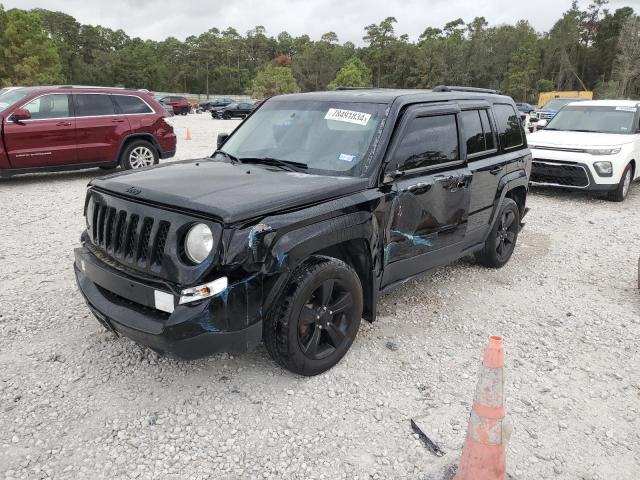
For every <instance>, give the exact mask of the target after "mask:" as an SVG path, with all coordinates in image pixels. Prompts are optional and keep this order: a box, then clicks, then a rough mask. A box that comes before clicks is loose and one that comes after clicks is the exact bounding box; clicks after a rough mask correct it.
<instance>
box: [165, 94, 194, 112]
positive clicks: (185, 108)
mask: <svg viewBox="0 0 640 480" xmlns="http://www.w3.org/2000/svg"><path fill="white" fill-rule="evenodd" d="M160 103H164V104H165V105H169V106H171V108H172V109H173V113H175V114H176V115H186V114H188V113H189V112H190V111H191V102H189V100H187V99H186V98H185V97H176V96H166V97H162V98H161V99H160Z"/></svg>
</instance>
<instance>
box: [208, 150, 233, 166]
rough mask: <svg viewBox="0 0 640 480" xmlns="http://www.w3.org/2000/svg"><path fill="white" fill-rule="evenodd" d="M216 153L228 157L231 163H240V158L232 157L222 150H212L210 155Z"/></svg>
mask: <svg viewBox="0 0 640 480" xmlns="http://www.w3.org/2000/svg"><path fill="white" fill-rule="evenodd" d="M216 155H222V156H223V157H226V158H228V159H229V160H230V161H231V163H240V160H238V157H234V156H233V155H231V154H230V153H227V152H225V151H224V150H216V151H215V152H213V155H211V157H215V156H216Z"/></svg>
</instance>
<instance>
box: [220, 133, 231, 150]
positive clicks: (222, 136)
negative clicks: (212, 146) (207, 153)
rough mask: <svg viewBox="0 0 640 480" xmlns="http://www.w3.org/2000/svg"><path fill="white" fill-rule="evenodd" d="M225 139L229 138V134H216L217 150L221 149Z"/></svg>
mask: <svg viewBox="0 0 640 480" xmlns="http://www.w3.org/2000/svg"><path fill="white" fill-rule="evenodd" d="M227 138H229V134H228V133H219V134H218V143H217V146H218V150H219V149H220V148H221V147H222V145H224V142H226V141H227Z"/></svg>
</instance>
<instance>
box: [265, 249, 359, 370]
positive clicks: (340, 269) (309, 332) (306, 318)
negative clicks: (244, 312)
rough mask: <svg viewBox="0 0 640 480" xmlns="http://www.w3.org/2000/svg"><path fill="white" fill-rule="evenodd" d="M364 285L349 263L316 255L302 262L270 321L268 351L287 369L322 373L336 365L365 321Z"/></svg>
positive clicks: (267, 338)
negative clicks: (361, 323) (363, 313)
mask: <svg viewBox="0 0 640 480" xmlns="http://www.w3.org/2000/svg"><path fill="white" fill-rule="evenodd" d="M362 304H363V300H362V285H361V284H360V279H359V278H358V275H357V274H356V272H354V271H353V269H352V268H351V267H350V266H349V265H347V264H346V263H345V262H343V261H341V260H338V259H335V258H329V257H312V258H311V259H310V260H308V261H307V262H305V263H304V264H303V265H302V266H300V267H299V268H298V269H297V271H296V272H295V273H294V274H293V278H292V279H291V280H290V281H289V283H288V284H287V286H286V287H285V291H284V294H283V297H282V298H281V299H280V302H279V304H278V305H277V307H276V308H275V311H274V312H273V314H272V315H269V317H268V318H267V319H266V320H265V324H264V331H263V336H264V342H265V346H266V347H267V351H268V352H269V355H270V356H271V358H273V359H274V360H275V361H276V362H277V363H278V364H279V365H281V366H282V367H284V368H286V369H288V370H290V371H292V372H294V373H298V374H300V375H306V376H312V375H318V374H320V373H323V372H325V371H327V370H329V369H330V368H331V367H333V366H334V365H335V364H337V363H338V362H339V361H340V360H341V359H342V357H343V356H344V355H345V354H346V353H347V351H348V350H349V348H350V347H351V344H352V343H353V340H354V339H355V337H356V335H357V333H358V329H359V327H360V321H361V319H362Z"/></svg>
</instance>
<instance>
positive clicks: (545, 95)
mask: <svg viewBox="0 0 640 480" xmlns="http://www.w3.org/2000/svg"><path fill="white" fill-rule="evenodd" d="M554 98H577V99H582V100H593V92H590V91H587V90H583V91H579V90H573V91H565V92H555V91H554V92H540V95H539V96H538V108H541V107H543V106H544V105H546V104H547V103H549V102H550V101H551V100H553V99H554Z"/></svg>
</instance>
